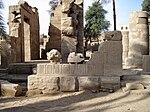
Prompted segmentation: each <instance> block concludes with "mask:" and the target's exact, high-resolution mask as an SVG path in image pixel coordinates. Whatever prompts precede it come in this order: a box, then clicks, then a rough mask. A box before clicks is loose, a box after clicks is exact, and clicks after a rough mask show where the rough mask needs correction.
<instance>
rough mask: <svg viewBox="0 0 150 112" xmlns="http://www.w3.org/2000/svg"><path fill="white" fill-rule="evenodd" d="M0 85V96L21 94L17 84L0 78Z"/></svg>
mask: <svg viewBox="0 0 150 112" xmlns="http://www.w3.org/2000/svg"><path fill="white" fill-rule="evenodd" d="M0 86H1V91H0V92H1V95H2V96H9V97H16V96H20V95H21V94H22V88H21V87H20V85H19V84H13V83H10V82H8V81H4V80H0Z"/></svg>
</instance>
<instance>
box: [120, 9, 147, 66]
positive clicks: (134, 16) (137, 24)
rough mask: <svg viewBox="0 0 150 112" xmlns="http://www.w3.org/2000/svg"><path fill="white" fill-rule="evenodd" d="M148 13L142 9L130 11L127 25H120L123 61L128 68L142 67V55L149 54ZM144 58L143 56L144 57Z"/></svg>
mask: <svg viewBox="0 0 150 112" xmlns="http://www.w3.org/2000/svg"><path fill="white" fill-rule="evenodd" d="M148 27H149V26H148V14H147V12H144V11H137V12H132V13H131V15H130V19H129V28H128V26H127V25H123V26H121V27H120V28H119V29H120V30H121V32H122V37H123V38H122V44H123V63H124V65H125V66H126V67H129V68H142V66H143V65H144V63H143V61H142V60H143V56H144V55H148V54H149V28H148ZM144 59H145V58H144Z"/></svg>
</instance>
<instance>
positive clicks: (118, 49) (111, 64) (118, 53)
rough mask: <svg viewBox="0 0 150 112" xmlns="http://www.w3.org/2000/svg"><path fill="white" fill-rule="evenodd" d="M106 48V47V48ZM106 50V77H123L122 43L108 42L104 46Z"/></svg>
mask: <svg viewBox="0 0 150 112" xmlns="http://www.w3.org/2000/svg"><path fill="white" fill-rule="evenodd" d="M104 46H106V47H104ZM102 49H104V51H103V52H104V75H107V76H114V75H116V76H121V75H122V42H121V41H106V42H104V44H103V47H102Z"/></svg>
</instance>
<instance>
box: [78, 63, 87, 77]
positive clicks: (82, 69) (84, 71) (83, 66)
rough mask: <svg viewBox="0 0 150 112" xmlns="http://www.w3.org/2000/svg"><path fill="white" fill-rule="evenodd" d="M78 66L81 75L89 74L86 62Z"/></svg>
mask: <svg viewBox="0 0 150 112" xmlns="http://www.w3.org/2000/svg"><path fill="white" fill-rule="evenodd" d="M77 67H78V75H79V76H83V75H88V72H87V66H86V64H77Z"/></svg>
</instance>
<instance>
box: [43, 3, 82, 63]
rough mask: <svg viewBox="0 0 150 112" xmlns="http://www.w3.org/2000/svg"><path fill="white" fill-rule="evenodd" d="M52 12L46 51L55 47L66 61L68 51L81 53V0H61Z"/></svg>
mask: <svg viewBox="0 0 150 112" xmlns="http://www.w3.org/2000/svg"><path fill="white" fill-rule="evenodd" d="M53 14H54V15H53V17H52V18H51V24H50V27H49V35H50V39H49V42H48V43H47V46H46V51H47V52H49V51H50V50H52V49H57V50H58V51H59V52H60V53H61V55H62V61H63V62H67V57H68V55H69V53H70V52H77V53H83V36H84V32H83V0H61V3H60V5H59V6H57V7H56V8H55V10H54V13H53Z"/></svg>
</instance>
